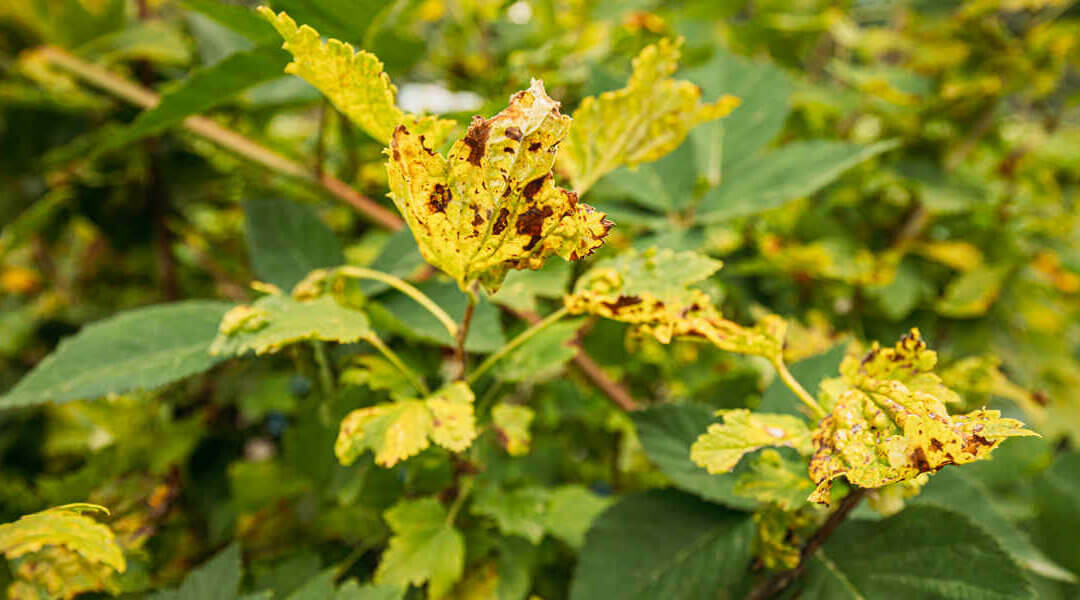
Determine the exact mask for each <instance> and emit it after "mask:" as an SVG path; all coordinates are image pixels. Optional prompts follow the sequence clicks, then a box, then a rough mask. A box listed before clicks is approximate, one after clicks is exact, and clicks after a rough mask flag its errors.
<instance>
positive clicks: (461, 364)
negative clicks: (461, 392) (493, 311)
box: [454, 287, 477, 381]
mask: <svg viewBox="0 0 1080 600" xmlns="http://www.w3.org/2000/svg"><path fill="white" fill-rule="evenodd" d="M465 293H466V295H467V296H468V298H469V300H468V304H466V305H465V315H464V316H463V317H462V318H461V327H459V328H458V331H457V339H456V340H454V341H455V346H454V357H455V358H456V359H457V361H458V374H457V377H455V378H454V379H455V380H458V381H461V380H463V379H465V373H466V372H467V371H468V370H469V365H468V360H469V358H468V355H467V354H466V353H465V339H466V338H467V337H469V326H471V325H472V318H473V313H474V312H476V301H477V298H476V290H475V289H473V287H470V288H469V289H468V290H466V291H465Z"/></svg>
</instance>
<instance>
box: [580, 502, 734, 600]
mask: <svg viewBox="0 0 1080 600" xmlns="http://www.w3.org/2000/svg"><path fill="white" fill-rule="evenodd" d="M752 538H753V523H752V521H751V519H750V516H749V515H747V514H745V513H737V512H733V511H729V510H727V509H724V508H722V507H719V506H716V505H714V504H709V503H706V502H702V501H701V500H698V499H697V498H694V497H693V496H688V495H686V494H683V493H680V492H676V491H672V490H665V491H651V492H645V493H641V494H634V495H631V496H626V497H624V498H623V499H621V500H620V501H619V502H618V503H617V504H615V505H614V506H612V507H611V508H609V509H608V510H607V511H605V512H604V513H602V514H601V515H600V517H599V518H598V519H597V521H596V523H595V524H594V525H593V527H592V529H590V530H589V533H588V535H587V536H586V538H585V547H584V548H583V549H582V551H581V554H580V558H579V560H578V565H577V569H576V570H575V572H574V579H573V582H572V584H571V587H570V599H571V600H607V599H610V598H619V599H620V600H655V599H656V598H680V599H685V600H697V599H701V600H711V599H714V598H716V595H717V592H718V590H723V589H725V588H727V587H728V586H731V585H734V584H735V583H736V582H738V581H739V580H740V579H741V578H742V576H743V573H744V571H745V569H746V568H747V567H748V566H749V563H750V558H751V548H750V545H751V544H750V542H751V539H752Z"/></svg>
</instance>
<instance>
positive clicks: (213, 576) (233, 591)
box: [149, 544, 244, 600]
mask: <svg viewBox="0 0 1080 600" xmlns="http://www.w3.org/2000/svg"><path fill="white" fill-rule="evenodd" d="M243 576H244V570H243V565H242V564H241V562H240V546H239V544H231V545H230V546H229V547H228V548H225V549H224V550H222V551H221V552H219V553H217V555H215V556H214V558H212V559H210V560H209V561H207V562H205V563H203V564H202V565H201V566H199V567H198V568H197V569H195V570H193V571H191V572H190V573H188V575H187V577H185V578H184V582H183V583H182V584H180V587H179V588H177V589H175V590H163V591H160V592H158V593H156V594H154V595H152V596H150V599H149V600H236V598H237V597H238V596H239V591H240V580H241V579H242V578H243Z"/></svg>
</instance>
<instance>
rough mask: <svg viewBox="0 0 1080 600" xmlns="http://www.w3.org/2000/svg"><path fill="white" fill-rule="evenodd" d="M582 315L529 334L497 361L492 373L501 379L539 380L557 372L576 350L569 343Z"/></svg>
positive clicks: (574, 354)
mask: <svg viewBox="0 0 1080 600" xmlns="http://www.w3.org/2000/svg"><path fill="white" fill-rule="evenodd" d="M581 325H582V319H572V320H567V321H560V322H558V323H555V324H554V325H551V326H550V327H548V328H547V329H545V330H543V331H541V332H540V333H538V334H536V335H535V336H533V337H532V338H531V339H530V340H528V341H527V342H525V343H524V344H522V345H521V347H519V348H518V349H516V350H514V351H513V352H511V353H510V354H508V355H507V356H506V357H505V358H503V359H502V361H500V362H499V364H498V366H497V367H496V369H495V374H496V376H497V377H498V378H499V379H502V380H505V381H530V382H534V383H535V382H542V381H544V380H546V379H550V378H552V377H554V376H556V375H558V374H559V373H560V372H561V371H562V369H563V365H565V364H566V363H567V362H568V361H569V360H570V359H572V358H574V356H576V355H577V353H578V350H577V348H575V347H574V346H571V345H570V344H571V342H573V341H574V340H575V339H576V338H577V335H578V330H579V329H581Z"/></svg>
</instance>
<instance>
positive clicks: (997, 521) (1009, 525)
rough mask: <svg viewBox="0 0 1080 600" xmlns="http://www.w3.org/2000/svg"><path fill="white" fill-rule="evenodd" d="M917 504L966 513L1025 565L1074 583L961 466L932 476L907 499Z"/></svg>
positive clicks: (981, 484)
mask: <svg viewBox="0 0 1080 600" xmlns="http://www.w3.org/2000/svg"><path fill="white" fill-rule="evenodd" d="M908 504H910V505H914V506H938V507H941V508H946V509H949V510H952V511H955V512H957V513H960V514H963V515H967V516H968V517H970V518H971V519H972V520H974V521H975V522H976V523H977V524H978V525H979V526H980V527H982V528H983V529H985V530H986V532H987V533H989V534H990V535H992V536H993V537H994V538H995V539H997V541H998V542H999V543H1000V544H1001V547H1002V548H1004V549H1005V551H1006V552H1008V553H1009V555H1010V556H1012V557H1013V559H1014V560H1015V561H1016V562H1018V563H1020V565H1021V566H1023V567H1024V568H1026V569H1028V570H1030V571H1032V572H1033V573H1037V574H1039V575H1041V576H1043V577H1047V578H1050V579H1057V580H1059V581H1066V582H1071V583H1075V582H1076V581H1077V578H1076V576H1075V575H1073V574H1072V573H1070V572H1069V571H1066V570H1065V569H1064V568H1062V567H1061V566H1059V565H1058V564H1057V563H1055V562H1054V561H1053V560H1051V559H1050V558H1049V557H1047V556H1046V555H1045V554H1044V553H1043V552H1042V551H1041V550H1039V549H1038V548H1037V547H1036V546H1035V544H1033V543H1031V540H1030V539H1029V538H1028V536H1027V534H1025V533H1024V532H1023V531H1021V529H1020V528H1019V527H1018V526H1017V525H1016V524H1014V523H1013V522H1011V521H1010V520H1009V519H1007V518H1006V517H1005V515H1003V514H1002V513H1001V512H1000V511H999V510H998V509H997V508H995V506H994V504H993V500H992V498H991V493H990V490H988V489H987V488H986V486H984V485H983V483H982V482H981V481H979V480H978V479H975V478H973V477H970V476H968V475H967V473H966V471H961V470H959V469H943V470H941V471H940V472H938V473H936V474H934V475H933V476H932V477H931V478H930V482H929V483H927V484H926V485H924V486H923V487H922V491H920V492H919V495H917V496H915V497H914V498H911V499H910V500H908Z"/></svg>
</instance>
